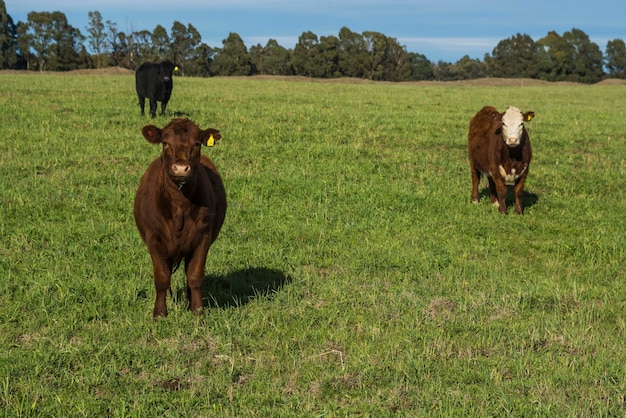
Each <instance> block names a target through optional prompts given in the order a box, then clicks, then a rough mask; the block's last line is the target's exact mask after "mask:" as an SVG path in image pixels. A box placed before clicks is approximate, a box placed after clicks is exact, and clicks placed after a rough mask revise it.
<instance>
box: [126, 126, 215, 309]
mask: <svg viewBox="0 0 626 418" xmlns="http://www.w3.org/2000/svg"><path fill="white" fill-rule="evenodd" d="M142 132H143V136H144V137H145V138H146V139H147V140H148V142H150V143H151V144H162V146H163V148H162V151H161V156H160V157H158V158H157V159H155V160H154V161H153V162H152V164H150V166H149V167H148V169H147V170H146V173H145V174H144V175H143V177H142V178H141V181H140V183H139V187H138V189H137V194H136V196H135V207H134V215H135V223H136V224H137V228H138V229H139V234H140V235H141V238H142V239H143V241H144V242H145V244H146V246H147V247H148V251H149V252H150V257H151V258H152V267H153V272H154V285H155V288H156V300H155V302H154V312H153V315H154V317H158V316H167V305H166V303H165V299H166V293H167V291H168V290H170V292H171V289H170V279H171V275H172V272H173V271H174V270H175V269H176V267H177V266H178V265H179V263H181V262H182V261H184V262H185V274H186V276H187V304H188V307H189V308H190V309H191V310H192V311H194V312H198V310H199V309H201V308H202V306H203V304H202V283H203V281H204V266H205V263H206V257H207V252H208V251H209V247H210V246H211V244H212V243H213V241H215V238H216V237H217V235H218V234H219V232H220V229H221V228H222V224H223V223H224V218H225V216H226V191H225V190H224V184H223V183H222V179H221V178H220V175H219V173H218V172H217V169H216V168H215V165H213V163H212V162H211V160H209V158H207V157H206V156H204V155H201V152H200V151H201V147H202V145H208V146H211V145H213V142H214V141H216V140H218V139H220V138H221V135H220V133H219V131H217V130H215V129H210V128H209V129H205V130H202V129H200V128H199V127H198V126H197V125H196V124H195V123H193V122H191V121H190V120H188V119H174V120H172V121H171V122H170V123H169V124H168V125H167V126H165V127H164V128H163V129H159V128H157V127H156V126H154V125H148V126H145V127H144V128H143V130H142Z"/></svg>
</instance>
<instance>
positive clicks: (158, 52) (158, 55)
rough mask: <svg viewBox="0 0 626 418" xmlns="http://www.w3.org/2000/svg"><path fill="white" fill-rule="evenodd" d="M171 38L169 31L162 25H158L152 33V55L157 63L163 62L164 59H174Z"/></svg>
mask: <svg viewBox="0 0 626 418" xmlns="http://www.w3.org/2000/svg"><path fill="white" fill-rule="evenodd" d="M170 45H171V41H170V37H169V35H168V34H167V30H165V28H164V27H163V26H161V25H156V27H155V28H154V30H153V31H152V48H153V51H152V55H153V56H154V57H155V61H163V60H164V59H168V58H169V59H172V58H173V57H172V56H171V51H170Z"/></svg>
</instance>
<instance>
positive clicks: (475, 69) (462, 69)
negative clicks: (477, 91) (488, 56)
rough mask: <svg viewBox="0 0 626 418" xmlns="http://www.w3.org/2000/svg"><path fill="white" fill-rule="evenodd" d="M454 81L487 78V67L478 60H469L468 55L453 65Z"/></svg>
mask: <svg viewBox="0 0 626 418" xmlns="http://www.w3.org/2000/svg"><path fill="white" fill-rule="evenodd" d="M454 69H455V73H456V80H475V79H477V78H483V77H486V76H487V66H486V65H485V63H484V62H482V61H480V60H478V59H471V58H470V57H469V56H468V55H465V56H464V57H463V58H461V59H460V60H458V61H457V62H456V64H454Z"/></svg>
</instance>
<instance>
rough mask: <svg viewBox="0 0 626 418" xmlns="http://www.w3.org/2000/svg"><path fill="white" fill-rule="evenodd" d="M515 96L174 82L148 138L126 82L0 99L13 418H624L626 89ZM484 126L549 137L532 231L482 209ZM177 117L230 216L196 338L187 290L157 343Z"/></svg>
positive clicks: (530, 216)
mask: <svg viewBox="0 0 626 418" xmlns="http://www.w3.org/2000/svg"><path fill="white" fill-rule="evenodd" d="M301 81H302V80H301ZM522 81H523V80H522ZM522 81H519V83H515V82H514V83H513V84H514V85H498V83H494V84H486V85H467V84H465V85H464V84H449V85H438V84H436V85H433V84H389V83H351V82H350V83H337V82H326V83H323V82H313V81H307V80H304V81H302V82H295V81H292V80H289V79H259V78H251V79H241V78H233V79H229V78H214V79H192V78H176V79H175V80H174V92H173V96H172V100H171V101H170V104H169V106H168V115H167V117H165V118H163V117H159V118H157V119H155V120H154V121H152V120H150V119H148V118H142V117H140V116H139V108H138V106H137V100H136V97H135V94H134V87H133V85H134V84H133V83H134V79H133V77H132V75H128V74H123V73H122V74H115V75H98V74H74V75H72V76H67V75H38V74H16V73H0V82H1V83H2V85H3V87H2V91H3V93H2V94H1V95H0V106H1V109H2V115H0V127H1V128H2V129H1V132H2V138H1V139H0V155H1V156H2V157H1V159H0V200H1V204H0V237H1V238H0V347H2V348H1V349H0V416H7V417H13V416H64V417H70V416H71V417H80V416H85V417H93V416H115V417H118V416H120V417H121V416H124V417H145V416H185V417H206V416H226V417H240V416H259V417H265V416H328V417H340V416H372V417H382V416H422V417H432V416H445V417H447V416H559V417H568V416H572V417H573V416H576V417H583V416H621V417H624V416H626V378H625V376H626V319H625V306H626V286H625V284H626V267H625V265H624V262H625V261H626V216H625V207H626V200H625V185H626V148H625V145H626V144H625V142H626V141H625V132H626V111H625V110H624V109H625V107H624V99H625V98H626V86H624V85H623V84H618V83H608V84H605V85H594V86H583V85H570V84H568V85H550V84H542V85H536V86H533V85H527V84H526V85H525V84H523V82H522ZM486 104H490V105H494V106H496V107H498V108H499V109H504V108H505V107H506V106H508V105H511V104H512V105H516V106H517V107H519V108H520V109H522V110H534V111H535V114H536V117H535V119H534V120H533V121H532V122H530V123H529V132H530V137H531V141H532V144H533V150H534V159H533V162H532V164H531V167H530V174H529V177H528V180H527V183H526V196H525V204H526V210H525V215H524V216H516V215H515V214H514V213H513V210H512V208H510V213H511V214H510V215H508V216H501V215H498V213H497V209H495V208H493V207H492V206H490V204H489V202H488V198H486V194H485V193H483V197H484V198H483V200H482V201H481V202H480V203H479V204H477V205H473V204H471V203H470V199H469V195H470V185H471V182H470V175H469V168H468V162H467V151H466V142H467V127H468V123H469V120H470V118H471V117H472V116H473V114H474V113H475V112H476V111H477V110H479V109H480V108H481V107H482V106H484V105H486ZM177 116H180V117H189V118H191V119H192V120H194V121H196V122H197V123H198V124H199V125H200V126H201V127H203V128H205V127H209V126H210V127H214V128H217V129H220V130H221V132H222V134H223V137H224V139H223V140H222V141H221V143H219V144H218V145H217V146H216V147H214V148H209V149H206V148H205V149H204V151H203V152H204V153H205V154H207V155H209V156H210V157H211V158H212V159H213V161H214V162H215V163H216V165H217V167H218V168H219V169H220V171H221V173H222V176H223V179H224V182H225V185H226V189H227V192H228V198H229V211H228V214H227V218H226V222H225V225H224V229H223V230H222V234H221V235H220V237H219V238H218V239H217V241H216V242H215V244H214V246H213V248H212V249H211V251H210V253H209V261H208V263H207V284H206V303H207V308H206V310H205V312H204V313H203V314H202V315H201V316H199V317H194V316H193V315H191V314H190V313H188V312H187V311H186V310H185V304H184V297H183V292H182V290H183V286H184V279H183V275H182V269H181V270H180V271H178V272H177V273H176V274H175V275H174V278H173V291H174V295H173V298H170V299H168V307H169V309H170V316H169V317H168V318H166V319H162V320H157V321H153V320H152V318H151V312H152V305H153V301H154V288H153V283H152V271H151V265H150V259H149V256H148V253H147V250H146V249H145V247H144V245H143V243H142V242H141V240H140V238H139V235H138V233H137V231H136V230H135V225H134V222H133V219H132V202H133V198H134V192H135V189H136V186H137V184H138V181H139V178H140V176H141V175H142V174H143V172H144V170H145V168H146V167H147V165H148V164H149V162H150V161H151V160H152V159H153V158H155V157H156V156H157V155H158V154H159V148H158V147H155V146H151V145H150V144H148V143H147V142H146V141H145V140H144V139H143V137H142V136H141V132H140V130H141V127H142V126H143V125H145V124H148V123H153V122H154V123H155V124H157V125H159V126H163V125H165V124H166V123H167V122H168V121H169V119H170V118H171V117H177ZM482 186H483V187H486V183H482Z"/></svg>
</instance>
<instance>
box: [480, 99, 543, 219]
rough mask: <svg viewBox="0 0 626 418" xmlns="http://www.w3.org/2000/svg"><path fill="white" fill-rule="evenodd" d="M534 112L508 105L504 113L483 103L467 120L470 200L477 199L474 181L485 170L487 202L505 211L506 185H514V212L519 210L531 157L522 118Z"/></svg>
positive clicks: (518, 212) (520, 209)
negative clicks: (487, 188) (524, 111)
mask: <svg viewBox="0 0 626 418" xmlns="http://www.w3.org/2000/svg"><path fill="white" fill-rule="evenodd" d="M534 116H535V113H534V112H526V113H522V112H521V111H520V110H519V109H517V108H515V107H509V108H508V109H507V110H506V111H505V112H504V113H500V112H498V111H497V110H496V109H495V108H494V107H491V106H485V107H483V108H482V109H481V110H480V111H479V112H478V113H476V115H475V116H474V117H473V118H472V120H471V121H470V126H469V134H468V153H469V161H470V169H471V172H472V201H473V202H478V199H479V195H478V183H479V182H480V177H481V175H482V174H485V175H486V176H487V178H488V180H489V194H490V197H491V203H492V204H493V205H498V208H499V211H500V213H504V214H506V212H507V211H506V203H505V198H506V193H507V186H514V189H513V190H514V194H515V213H517V214H522V213H523V212H524V208H523V205H522V192H523V191H524V182H525V181H526V176H528V166H529V164H530V160H531V158H532V149H531V147H530V139H529V138H528V133H527V132H526V128H525V127H524V122H526V121H530V120H531V119H532V118H533V117H534Z"/></svg>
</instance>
